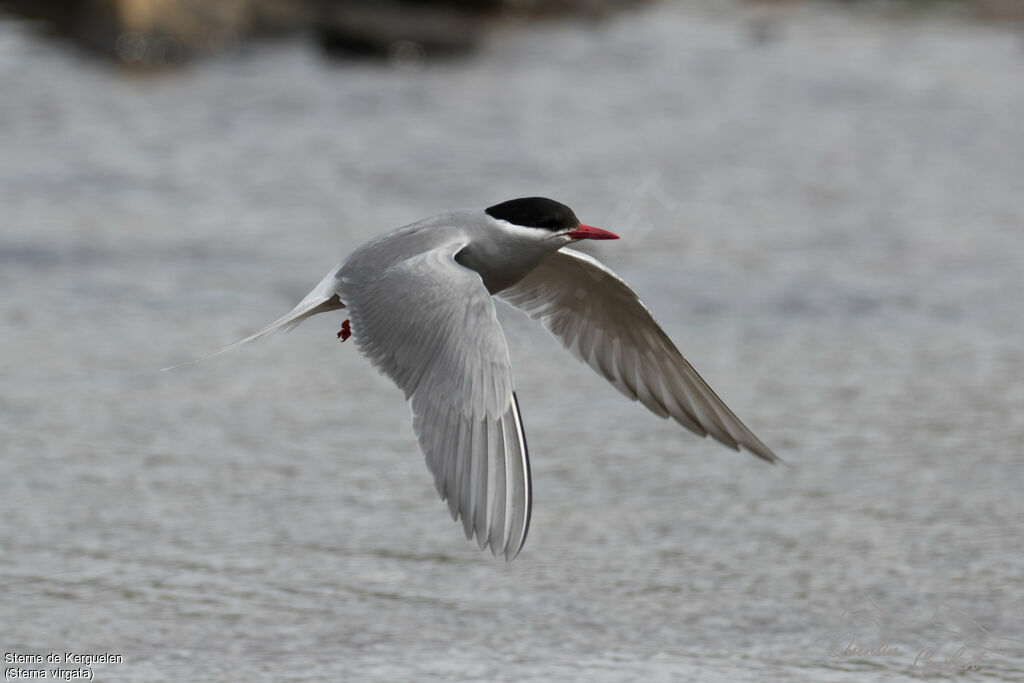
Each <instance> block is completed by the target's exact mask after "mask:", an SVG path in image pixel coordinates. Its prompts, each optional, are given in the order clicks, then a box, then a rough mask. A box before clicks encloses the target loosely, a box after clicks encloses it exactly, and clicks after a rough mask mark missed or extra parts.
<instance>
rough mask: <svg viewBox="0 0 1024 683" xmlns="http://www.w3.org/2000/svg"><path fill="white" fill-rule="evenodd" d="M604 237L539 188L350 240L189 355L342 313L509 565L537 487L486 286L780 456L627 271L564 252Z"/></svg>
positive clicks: (450, 499) (621, 369)
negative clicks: (335, 255) (287, 293)
mask: <svg viewBox="0 0 1024 683" xmlns="http://www.w3.org/2000/svg"><path fill="white" fill-rule="evenodd" d="M614 239H619V236H618V235H616V234H614V233H612V232H610V231H608V230H604V229H601V228H596V227H593V226H590V225H585V224H582V223H580V221H579V219H578V218H577V217H576V214H575V213H574V212H573V211H572V209H570V208H569V207H568V206H566V205H565V204H562V203H560V202H557V201H555V200H552V199H548V198H545V197H521V198H517V199H511V200H508V201H505V202H502V203H500V204H495V205H493V206H490V207H488V208H486V209H483V210H481V209H466V210H457V211H451V212H447V213H442V214H440V215H437V216H433V217H431V218H427V219H424V220H421V221H418V222H416V223H412V224H410V225H406V226H404V227H401V228H397V229H395V230H392V231H390V232H387V233H384V234H382V235H380V236H379V237H376V238H375V239H372V240H370V241H369V242H367V243H365V244H364V245H362V246H360V247H359V248H357V249H356V250H355V251H353V252H352V253H351V254H350V255H349V256H348V257H346V258H345V259H343V260H342V261H341V262H340V263H339V264H338V265H337V266H335V267H334V268H332V269H331V270H330V272H328V273H327V275H325V276H324V278H323V279H322V280H321V281H320V283H319V284H318V285H317V286H316V287H314V288H313V290H312V291H310V292H309V294H307V295H306V296H305V297H304V298H303V299H302V300H301V301H300V302H299V303H298V304H297V305H296V306H295V307H294V308H293V309H292V310H291V311H289V312H288V313H287V314H285V315H284V316H282V317H281V318H278V319H277V320H275V321H274V322H272V323H270V324H269V325H267V326H266V327H264V328H262V329H260V330H259V331H257V332H255V333H254V334H252V335H249V336H248V337H245V338H244V339H240V340H238V341H237V342H235V343H233V344H231V345H229V346H227V347H225V348H223V349H221V350H219V351H216V352H214V353H211V354H208V355H206V356H203V357H201V358H199V359H197V360H204V359H206V358H210V357H212V356H216V355H218V354H220V353H224V352H225V351H229V350H231V349H233V348H235V347H237V346H239V345H241V344H246V343H248V342H251V341H254V340H257V339H261V338H263V337H266V336H267V335H270V334H273V333H275V332H279V331H286V330H291V329H293V328H294V327H295V326H297V325H298V324H299V323H301V322H302V321H303V320H305V319H306V318H309V317H310V316H313V315H317V314H320V313H326V312H329V311H336V310H342V309H343V310H344V311H345V312H346V314H347V318H346V319H345V321H344V322H343V323H342V327H341V330H340V331H339V332H338V338H339V339H340V340H341V341H346V340H347V339H349V338H350V337H351V338H353V339H354V340H355V345H356V348H357V349H358V351H359V352H360V353H361V355H363V356H365V357H366V358H367V359H368V360H369V361H370V363H371V364H373V365H374V366H375V367H376V368H377V370H378V371H380V372H381V373H382V374H384V375H386V376H387V377H389V378H390V379H391V380H392V381H394V383H395V384H396V385H398V387H399V388H400V389H401V390H402V391H403V392H404V394H405V398H406V400H407V401H408V403H409V406H410V408H411V412H412V417H413V420H412V421H413V429H414V431H415V433H416V436H417V438H418V441H419V445H420V448H421V450H422V451H423V454H424V456H425V458H426V464H427V467H428V469H429V470H430V472H431V473H432V474H433V478H434V486H435V488H436V489H437V493H438V494H439V495H440V496H441V499H442V500H444V501H446V502H447V505H448V509H449V512H450V514H451V516H452V519H453V520H455V521H459V520H460V519H461V521H462V526H463V531H464V532H465V535H466V538H467V539H470V540H472V539H473V538H474V537H475V538H476V542H477V545H478V546H479V547H480V549H481V550H483V549H485V548H488V547H489V548H490V550H491V552H492V553H493V554H494V555H495V556H504V558H505V559H506V560H507V561H510V560H512V559H514V558H515V557H516V556H517V555H518V554H519V552H520V551H521V550H522V548H523V544H524V543H525V541H526V535H527V532H528V530H529V527H530V513H531V508H532V504H533V491H532V482H531V478H530V459H529V453H528V450H527V445H526V432H525V429H524V427H523V419H522V414H521V412H520V408H519V399H518V397H517V395H516V391H515V384H514V382H513V377H512V366H511V362H510V358H509V349H508V344H507V343H506V340H505V336H504V333H503V332H502V328H501V325H500V324H499V322H498V318H497V313H496V308H495V305H494V301H493V298H494V297H497V298H499V299H501V300H503V301H505V302H506V303H508V304H511V305H512V306H513V307H515V308H517V309H519V310H521V311H523V312H525V313H526V314H527V315H528V316H530V317H531V318H533V319H536V320H539V321H541V323H542V324H543V325H544V327H546V328H547V329H548V330H549V331H550V332H551V333H552V334H553V335H554V336H555V337H556V338H557V339H558V340H559V341H560V342H561V343H562V345H563V346H564V347H565V348H566V349H568V350H569V351H570V352H571V353H572V354H573V355H574V356H576V357H577V358H578V359H580V360H582V361H583V362H585V363H586V364H587V365H589V366H590V367H591V368H593V369H594V370H595V371H596V372H597V373H598V374H599V375H601V376H603V377H604V378H605V379H606V380H608V381H609V382H610V383H611V384H612V385H613V386H614V387H615V388H616V389H618V390H619V391H620V392H622V393H623V394H625V395H626V396H627V397H628V398H630V399H632V400H633V401H639V402H640V403H642V404H643V405H644V406H646V407H647V408H648V410H650V411H651V412H652V413H654V414H655V415H658V416H659V417H662V418H666V419H668V418H670V419H672V420H674V421H675V422H677V423H678V424H680V425H681V426H683V427H685V428H686V429H688V430H690V431H691V432H694V433H696V434H697V435H699V436H702V437H706V436H711V437H712V438H713V439H715V440H717V441H719V442H720V443H722V444H724V445H725V446H727V447H729V448H731V449H733V450H737V451H738V450H740V449H741V448H742V449H745V450H747V451H749V452H750V453H752V454H753V455H755V456H757V457H758V458H761V459H762V460H764V461H766V462H768V463H772V464H774V463H777V462H781V459H780V458H779V457H778V456H777V455H775V453H773V452H772V451H771V449H769V448H768V447H767V446H766V445H765V444H764V443H763V442H762V441H761V440H760V439H759V438H758V437H757V436H755V435H754V433H753V432H752V431H751V430H750V429H749V428H747V426H746V425H744V424H743V422H741V421H740V419H739V418H738V417H736V415H735V414H734V413H733V412H732V411H731V410H730V409H729V408H728V407H727V406H726V405H725V403H724V402H723V401H722V400H721V399H720V398H719V397H718V396H717V394H715V392H714V391H713V390H712V389H711V387H710V386H708V384H707V383H706V382H705V381H704V380H703V379H702V378H701V377H700V375H699V374H697V372H696V371H695V370H694V369H693V367H692V366H691V365H690V363H689V362H687V360H686V359H685V358H684V357H683V355H682V354H681V353H680V352H679V350H678V349H677V348H676V346H675V344H674V343H673V342H672V340H671V339H670V338H669V337H668V335H667V334H666V333H665V331H664V330H663V329H662V328H661V326H660V325H659V324H658V323H657V321H656V320H655V319H654V316H653V315H652V314H651V312H650V310H649V309H648V308H647V306H646V305H645V304H644V303H643V302H642V301H641V300H640V297H639V296H638V295H637V293H636V292H635V291H634V290H633V289H632V288H631V287H630V286H629V285H628V284H627V283H626V282H625V280H623V279H622V278H621V277H619V276H618V275H616V274H615V273H614V272H612V270H611V269H609V268H608V267H607V266H605V265H604V264H602V263H601V262H599V261H598V260H597V259H595V258H593V257H592V256H590V255H588V254H586V253H583V252H581V251H578V250H575V249H570V248H568V245H570V244H574V243H576V242H580V241H582V240H614ZM172 367H177V366H172Z"/></svg>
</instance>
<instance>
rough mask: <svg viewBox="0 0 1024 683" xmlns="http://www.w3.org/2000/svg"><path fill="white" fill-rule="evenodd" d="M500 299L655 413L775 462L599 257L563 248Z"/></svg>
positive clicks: (777, 459)
mask: <svg viewBox="0 0 1024 683" xmlns="http://www.w3.org/2000/svg"><path fill="white" fill-rule="evenodd" d="M498 296H500V297H501V298H503V299H504V300H506V301H508V302H509V303H510V304H512V305H513V306H515V307H517V308H520V309H522V310H523V311H524V312H526V313H527V314H529V315H530V317H532V318H538V319H540V320H542V321H543V323H544V326H545V327H547V328H548V330H550V331H551V333H552V334H554V335H555V336H556V337H558V339H559V340H561V342H562V344H564V345H565V347H566V348H567V349H569V350H570V351H572V352H573V354H574V355H576V356H577V357H578V358H580V359H581V360H583V361H585V362H586V363H588V364H589V365H590V367H592V368H594V369H595V370H596V371H597V372H599V373H600V374H601V375H603V376H604V377H605V378H606V379H607V380H608V381H609V382H611V383H612V384H614V385H615V387H616V388H617V389H618V390H619V391H621V392H622V393H624V394H625V395H626V396H628V397H629V398H631V399H633V400H634V401H640V402H641V403H643V404H644V405H645V406H647V408H649V409H650V410H651V411H652V412H654V413H655V414H657V415H659V416H661V417H665V418H667V417H670V416H671V417H672V418H673V419H674V420H675V421H676V422H678V423H679V424H681V425H683V426H684V427H686V428H687V429H690V430H692V431H694V432H696V433H697V434H700V435H701V436H707V435H708V434H710V435H711V436H712V437H714V438H715V439H717V440H718V441H720V442H722V443H723V444H725V445H726V446H729V447H730V448H734V449H737V450H739V447H740V446H742V447H743V448H746V449H747V450H748V451H750V452H751V453H753V454H754V455H756V456H758V457H760V458H763V459H765V460H767V461H768V462H771V463H774V462H776V461H779V457H778V456H777V455H775V454H774V453H772V451H771V450H770V449H769V448H768V447H767V446H765V445H764V444H763V443H762V442H761V440H760V439H758V438H757V437H756V436H754V433H753V432H751V431H750V430H749V429H748V428H747V427H746V425H744V424H743V423H742V422H740V420H739V418H738V417H736V415H734V414H733V412H732V411H731V410H729V408H728V406H726V405H725V403H723V402H722V399H720V398H718V396H717V395H715V392H714V391H712V390H711V387H709V386H708V385H707V383H706V382H705V381H704V380H703V379H701V377H700V375H698V374H697V371H696V370H694V369H693V367H692V366H691V365H690V364H689V363H688V362H686V359H685V358H683V356H682V354H681V353H679V350H678V349H677V348H676V347H675V344H673V343H672V340H671V339H669V338H668V335H666V334H665V332H664V331H663V330H662V329H661V327H660V326H659V325H658V323H657V322H656V321H655V320H654V318H653V316H651V312H650V311H649V310H647V307H646V306H644V304H643V302H642V301H640V299H639V297H638V296H637V294H636V292H634V291H633V290H632V289H631V288H630V287H629V285H627V284H626V283H625V281H623V280H622V278H620V277H619V276H618V275H616V274H615V273H613V272H612V271H611V270H609V269H608V268H607V267H605V266H604V265H602V264H601V263H600V262H599V261H597V260H596V259H593V258H591V257H590V256H588V255H586V254H583V253H581V252H578V251H573V250H572V249H562V250H560V251H558V252H555V254H553V255H552V256H550V257H549V258H548V259H546V260H545V261H544V262H543V263H541V264H540V265H539V266H537V268H535V269H534V270H533V271H532V272H531V273H530V274H529V275H527V276H526V277H525V278H523V279H522V280H520V281H519V282H518V283H516V284H515V285H513V286H511V287H509V288H508V289H505V290H503V291H502V292H500V293H499V294H498Z"/></svg>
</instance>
